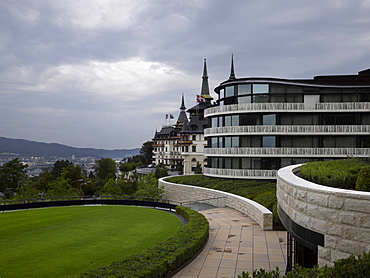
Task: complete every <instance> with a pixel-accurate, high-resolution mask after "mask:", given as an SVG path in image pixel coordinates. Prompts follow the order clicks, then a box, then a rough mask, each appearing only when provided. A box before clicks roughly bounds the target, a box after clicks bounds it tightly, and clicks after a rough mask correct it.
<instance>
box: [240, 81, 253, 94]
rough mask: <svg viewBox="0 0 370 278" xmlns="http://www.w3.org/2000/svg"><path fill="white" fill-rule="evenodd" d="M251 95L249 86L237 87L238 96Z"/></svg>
mask: <svg viewBox="0 0 370 278" xmlns="http://www.w3.org/2000/svg"><path fill="white" fill-rule="evenodd" d="M251 93H252V89H251V84H242V85H238V95H249V94H251Z"/></svg>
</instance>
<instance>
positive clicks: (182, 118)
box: [175, 93, 189, 128]
mask: <svg viewBox="0 0 370 278" xmlns="http://www.w3.org/2000/svg"><path fill="white" fill-rule="evenodd" d="M179 109H180V114H179V117H178V118H177V121H176V124H175V127H177V128H182V126H184V125H187V124H188V123H189V120H188V117H187V116H186V112H185V109H186V107H185V101H184V93H183V94H182V96H181V106H180V108H179Z"/></svg>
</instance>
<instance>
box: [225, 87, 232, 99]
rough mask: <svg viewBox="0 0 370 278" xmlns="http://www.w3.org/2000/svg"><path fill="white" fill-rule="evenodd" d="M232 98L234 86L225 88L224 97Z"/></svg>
mask: <svg viewBox="0 0 370 278" xmlns="http://www.w3.org/2000/svg"><path fill="white" fill-rule="evenodd" d="M233 96H234V86H229V87H226V88H225V97H233Z"/></svg>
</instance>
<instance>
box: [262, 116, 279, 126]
mask: <svg viewBox="0 0 370 278" xmlns="http://www.w3.org/2000/svg"><path fill="white" fill-rule="evenodd" d="M262 119H263V125H276V114H270V115H263V117H262Z"/></svg>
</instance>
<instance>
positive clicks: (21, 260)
mask: <svg viewBox="0 0 370 278" xmlns="http://www.w3.org/2000/svg"><path fill="white" fill-rule="evenodd" d="M179 229H181V221H180V220H179V219H178V218H177V217H176V216H174V215H172V214H170V213H168V212H164V211H160V210H155V209H150V208H142V207H129V206H78V207H57V208H45V209H33V210H25V211H13V212H5V213H0V277H1V278H11V277H16V278H20V277H37V278H40V277H43V278H48V277H53V278H55V277H66V276H73V275H77V274H78V273H79V272H81V271H84V270H86V269H93V268H96V267H99V266H103V265H107V264H109V263H110V262H112V261H114V260H120V259H121V258H123V257H125V256H127V255H130V254H132V253H135V252H138V251H141V250H143V249H145V248H147V247H150V246H152V245H155V244H157V243H158V242H161V241H163V240H165V239H167V238H168V237H169V236H171V235H173V234H174V233H175V232H176V231H178V230H179Z"/></svg>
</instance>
